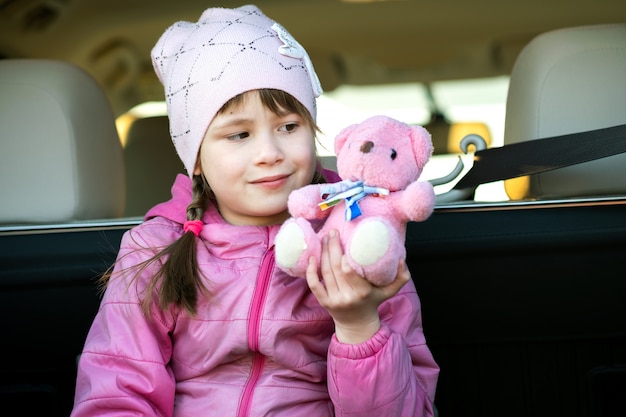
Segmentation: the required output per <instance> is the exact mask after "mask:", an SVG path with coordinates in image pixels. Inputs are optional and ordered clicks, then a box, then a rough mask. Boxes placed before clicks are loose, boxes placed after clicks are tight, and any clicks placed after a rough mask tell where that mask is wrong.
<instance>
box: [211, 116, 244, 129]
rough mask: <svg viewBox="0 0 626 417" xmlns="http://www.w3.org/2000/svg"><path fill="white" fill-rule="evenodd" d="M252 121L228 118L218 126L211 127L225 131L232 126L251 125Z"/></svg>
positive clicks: (241, 118)
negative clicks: (224, 129)
mask: <svg viewBox="0 0 626 417" xmlns="http://www.w3.org/2000/svg"><path fill="white" fill-rule="evenodd" d="M251 122H252V119H251V118H248V117H234V118H227V119H226V120H223V121H220V122H218V123H217V124H214V125H212V126H211V128H212V129H223V128H228V127H231V126H236V125H241V124H247V123H251Z"/></svg>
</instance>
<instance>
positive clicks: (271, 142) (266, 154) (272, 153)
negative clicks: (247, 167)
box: [256, 133, 284, 164]
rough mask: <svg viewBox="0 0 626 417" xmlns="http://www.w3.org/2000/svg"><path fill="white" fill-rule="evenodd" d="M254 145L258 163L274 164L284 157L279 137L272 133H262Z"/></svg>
mask: <svg viewBox="0 0 626 417" xmlns="http://www.w3.org/2000/svg"><path fill="white" fill-rule="evenodd" d="M259 139H260V140H259V141H258V146H257V147H256V148H257V149H256V152H257V161H258V162H259V163H265V164H274V163H276V162H278V161H280V160H282V159H283V158H284V153H283V150H282V148H281V147H280V141H279V139H278V138H277V137H276V136H275V135H274V134H273V133H265V134H262V135H261V136H260V138H259Z"/></svg>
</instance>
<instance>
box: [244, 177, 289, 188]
mask: <svg viewBox="0 0 626 417" xmlns="http://www.w3.org/2000/svg"><path fill="white" fill-rule="evenodd" d="M288 179H289V175H272V176H268V177H263V178H259V179H256V180H254V181H251V184H254V185H260V186H262V187H266V188H279V187H282V186H283V185H284V184H285V183H286V182H287V180H288Z"/></svg>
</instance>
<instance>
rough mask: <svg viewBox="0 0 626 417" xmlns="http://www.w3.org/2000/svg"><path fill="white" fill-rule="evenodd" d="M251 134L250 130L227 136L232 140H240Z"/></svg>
mask: <svg viewBox="0 0 626 417" xmlns="http://www.w3.org/2000/svg"><path fill="white" fill-rule="evenodd" d="M248 136H250V134H249V133H248V132H241V133H235V134H234V135H228V136H227V137H226V138H227V139H228V140H232V141H240V140H243V139H245V138H247V137H248Z"/></svg>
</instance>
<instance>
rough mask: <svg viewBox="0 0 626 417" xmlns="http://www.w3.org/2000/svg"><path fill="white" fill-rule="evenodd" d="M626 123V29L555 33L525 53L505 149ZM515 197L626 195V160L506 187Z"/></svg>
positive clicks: (516, 71)
mask: <svg viewBox="0 0 626 417" xmlns="http://www.w3.org/2000/svg"><path fill="white" fill-rule="evenodd" d="M625 123H626V23H623V24H607V25H593V26H584V27H574V28H566V29H559V30H554V31H551V32H547V33H544V34H541V35H539V36H537V37H536V38H534V39H533V40H532V41H531V42H530V43H529V44H528V45H527V46H526V47H525V48H524V49H523V50H522V52H521V53H520V55H519V57H518V58H517V60H516V62H515V65H514V68H513V71H512V73H511V80H510V86H509V92H508V96H507V107H506V120H505V129H504V143H505V144H511V143H516V142H520V141H526V140H535V139H540V138H545V137H550V136H557V135H563V134H569V133H577V132H582V131H587V130H594V129H600V128H605V127H611V126H615V125H621V124H625ZM505 188H506V190H507V193H508V194H509V197H511V198H513V199H518V198H559V197H580V196H595V195H607V194H624V193H626V154H620V155H614V156H611V157H607V158H604V159H600V160H596V161H590V162H585V163H582V164H578V165H574V166H569V167H565V168H561V169H557V170H553V171H548V172H544V173H540V174H535V175H532V176H529V177H524V178H522V179H514V180H508V181H505Z"/></svg>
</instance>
